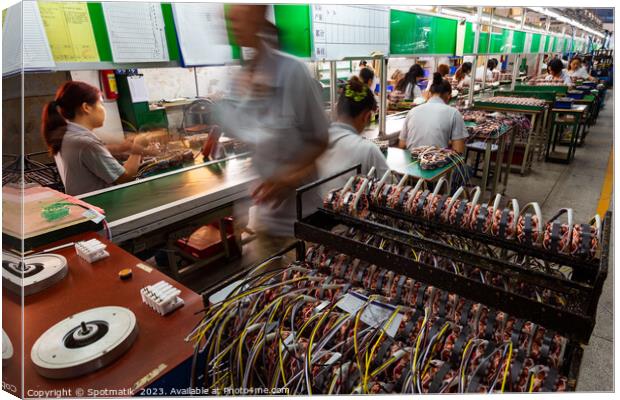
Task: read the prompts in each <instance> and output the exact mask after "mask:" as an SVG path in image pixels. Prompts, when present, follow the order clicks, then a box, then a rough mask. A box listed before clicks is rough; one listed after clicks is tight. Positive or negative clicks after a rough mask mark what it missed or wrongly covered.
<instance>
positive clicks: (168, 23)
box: [161, 3, 181, 61]
mask: <svg viewBox="0 0 620 400" xmlns="http://www.w3.org/2000/svg"><path fill="white" fill-rule="evenodd" d="M161 12H162V14H163V15H164V29H165V31H166V44H167V45H168V57H170V60H173V61H180V60H181V56H180V54H181V52H180V51H179V43H178V41H177V30H176V28H175V26H174V16H173V15H172V5H171V4H170V3H162V4H161Z"/></svg>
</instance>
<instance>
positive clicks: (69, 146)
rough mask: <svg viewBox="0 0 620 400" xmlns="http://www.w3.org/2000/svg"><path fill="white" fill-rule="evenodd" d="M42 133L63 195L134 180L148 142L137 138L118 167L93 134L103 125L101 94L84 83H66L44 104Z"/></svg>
mask: <svg viewBox="0 0 620 400" xmlns="http://www.w3.org/2000/svg"><path fill="white" fill-rule="evenodd" d="M41 120H42V123H41V134H42V136H43V140H44V141H45V144H46V145H47V148H48V150H49V153H50V155H51V156H53V157H54V161H55V162H56V165H57V166H58V172H59V174H60V177H61V179H62V182H63V184H64V186H65V192H66V193H67V194H70V195H72V196H77V195H80V194H84V193H88V192H92V191H95V190H100V189H105V188H107V187H109V186H112V185H115V184H119V183H124V182H129V181H131V180H133V179H134V177H135V175H136V173H137V171H138V167H139V166H140V162H141V161H142V155H143V153H144V151H145V147H146V146H148V141H147V139H146V137H145V136H137V137H136V138H135V139H134V140H133V142H132V144H131V146H128V148H127V149H126V150H129V152H130V154H131V155H130V156H129V158H128V159H127V161H125V163H124V164H123V165H121V164H120V163H119V162H118V161H117V160H116V159H115V158H114V157H113V156H112V154H110V151H109V150H108V149H107V148H106V146H105V144H104V143H103V142H102V141H101V139H99V138H98V137H97V136H96V135H95V134H94V133H93V129H96V128H99V127H101V126H103V123H104V121H105V108H104V107H103V101H102V98H101V92H100V91H99V89H97V88H96V87H94V86H91V85H89V84H88V83H85V82H79V81H68V82H65V83H64V84H63V85H62V86H61V87H60V88H59V89H58V91H57V92H56V97H55V98H54V100H53V101H51V102H49V103H47V105H46V106H45V108H44V109H43V116H42V118H41Z"/></svg>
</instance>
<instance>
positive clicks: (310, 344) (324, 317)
mask: <svg viewBox="0 0 620 400" xmlns="http://www.w3.org/2000/svg"><path fill="white" fill-rule="evenodd" d="M336 304H337V303H336ZM336 304H334V305H333V306H331V307H330V309H329V310H328V311H327V312H325V313H323V315H322V316H321V319H320V320H319V322H318V323H317V324H316V325H315V326H314V329H313V330H312V334H311V335H310V340H309V342H308V349H307V358H306V363H307V364H308V368H309V367H310V365H311V364H312V344H313V343H314V336H315V335H316V332H317V331H318V330H319V327H320V326H321V325H322V324H323V322H325V319H326V318H327V317H328V316H329V314H330V313H331V312H332V310H333V309H334V307H336ZM308 394H309V395H312V385H311V384H310V382H308Z"/></svg>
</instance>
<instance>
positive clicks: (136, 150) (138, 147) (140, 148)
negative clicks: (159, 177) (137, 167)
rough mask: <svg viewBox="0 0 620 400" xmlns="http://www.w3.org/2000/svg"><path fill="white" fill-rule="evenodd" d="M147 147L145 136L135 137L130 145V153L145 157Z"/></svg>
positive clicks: (147, 140)
mask: <svg viewBox="0 0 620 400" xmlns="http://www.w3.org/2000/svg"><path fill="white" fill-rule="evenodd" d="M148 146H149V139H148V137H147V136H146V135H145V134H141V135H137V136H136V137H134V139H133V143H132V145H131V153H132V154H139V155H145V151H146V148H147V147H148Z"/></svg>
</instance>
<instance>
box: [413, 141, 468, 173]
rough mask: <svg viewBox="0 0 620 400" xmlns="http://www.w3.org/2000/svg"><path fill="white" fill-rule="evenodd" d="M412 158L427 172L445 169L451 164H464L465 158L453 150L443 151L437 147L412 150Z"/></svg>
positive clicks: (420, 147) (422, 147)
mask: <svg viewBox="0 0 620 400" xmlns="http://www.w3.org/2000/svg"><path fill="white" fill-rule="evenodd" d="M411 156H412V157H413V159H414V160H417V161H418V162H419V163H420V168H422V169H425V170H430V169H437V168H441V167H445V166H446V165H448V164H450V163H455V164H457V163H464V161H463V158H462V157H461V156H460V155H459V154H458V153H457V152H455V151H454V150H452V149H442V148H439V147H436V146H419V147H414V148H413V149H411Z"/></svg>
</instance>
